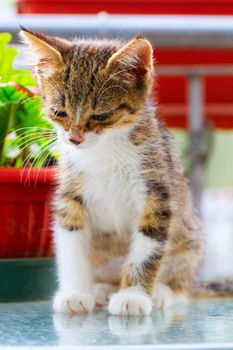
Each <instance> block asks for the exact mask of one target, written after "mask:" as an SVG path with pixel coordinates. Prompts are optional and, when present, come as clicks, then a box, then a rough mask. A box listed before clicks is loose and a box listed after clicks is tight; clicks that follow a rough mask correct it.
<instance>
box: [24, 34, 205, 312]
mask: <svg viewBox="0 0 233 350" xmlns="http://www.w3.org/2000/svg"><path fill="white" fill-rule="evenodd" d="M21 34H22V36H23V37H24V39H25V40H26V41H27V42H28V44H29V45H30V47H31V50H32V55H33V57H34V59H35V66H36V72H37V77H38V81H39V84H40V87H41V95H42V98H43V100H44V105H45V108H46V110H47V114H48V116H49V117H50V119H51V121H52V122H53V123H54V125H55V126H56V129H57V134H58V140H59V143H60V145H61V147H60V151H61V154H62V157H61V161H60V167H59V186H58V189H57V192H56V197H55V208H54V238H55V246H56V256H57V267H58V277H59V291H58V292H57V294H56V296H55V298H54V304H53V305H54V310H55V311H58V312H65V313H89V312H91V311H92V309H93V308H94V306H95V304H96V305H97V306H102V305H103V304H104V303H105V302H106V300H107V299H108V298H109V295H111V294H112V293H113V294H112V295H111V297H110V301H109V305H108V309H109V312H110V313H111V314H113V315H148V314H150V312H151V310H152V306H153V304H154V305H155V307H157V308H160V309H163V308H166V307H168V306H170V305H173V304H175V303H179V302H182V301H184V300H185V299H186V298H187V297H188V293H189V290H190V288H191V286H192V281H193V279H194V277H195V275H196V272H197V270H198V267H199V264H200V262H201V260H202V251H203V243H202V233H201V228H200V223H199V221H198V219H197V217H196V215H195V213H194V209H193V205H192V200H191V197H190V192H189V189H188V185H187V180H186V178H185V176H184V173H183V169H182V166H181V164H180V160H179V156H178V155H177V151H176V149H175V147H174V145H173V143H172V141H171V138H170V135H169V133H168V131H167V130H166V129H165V128H164V127H163V126H162V125H161V124H160V122H159V119H158V118H157V117H156V110H155V107H154V105H153V102H152V100H151V90H152V83H153V78H154V72H153V51H152V47H151V44H150V43H149V42H148V40H146V39H144V38H143V37H136V38H134V39H133V40H131V41H130V42H128V43H123V42H121V41H113V40H81V39H80V40H78V39H77V40H74V41H66V40H64V39H61V38H57V37H51V36H49V35H47V34H43V33H39V32H32V31H29V30H27V29H25V28H23V29H22V31H21ZM94 283H97V284H94ZM118 286H119V287H118Z"/></svg>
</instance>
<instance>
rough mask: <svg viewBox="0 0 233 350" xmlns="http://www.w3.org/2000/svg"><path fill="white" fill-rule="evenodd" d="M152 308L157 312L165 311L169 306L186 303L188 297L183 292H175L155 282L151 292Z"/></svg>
mask: <svg viewBox="0 0 233 350" xmlns="http://www.w3.org/2000/svg"><path fill="white" fill-rule="evenodd" d="M152 300H153V304H154V307H155V308H156V309H159V310H165V309H167V308H168V307H170V306H173V305H176V304H181V303H187V302H188V297H187V295H186V293H185V292H179V293H178V292H175V291H174V290H172V289H171V288H170V287H169V286H168V285H166V284H163V283H160V282H157V283H156V284H155V285H154V288H153V292H152Z"/></svg>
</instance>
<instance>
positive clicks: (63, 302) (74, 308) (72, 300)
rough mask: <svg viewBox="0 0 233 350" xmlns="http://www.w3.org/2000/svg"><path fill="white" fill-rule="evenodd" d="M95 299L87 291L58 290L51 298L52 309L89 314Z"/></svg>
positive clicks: (72, 313) (67, 312)
mask: <svg viewBox="0 0 233 350" xmlns="http://www.w3.org/2000/svg"><path fill="white" fill-rule="evenodd" d="M94 303H95V299H94V297H93V295H91V294H88V293H77V292H75V291H70V292H66V293H62V292H58V293H57V294H56V295H55V298H54V300H53V309H54V311H56V312H61V313H65V314H71V315H74V314H89V313H90V312H91V311H92V310H93V308H94Z"/></svg>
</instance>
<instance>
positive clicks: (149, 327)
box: [0, 299, 233, 349]
mask: <svg viewBox="0 0 233 350" xmlns="http://www.w3.org/2000/svg"><path fill="white" fill-rule="evenodd" d="M182 344H183V345H182ZM127 345H129V346H130V348H132V349H133V348H135V349H136V348H137V349H138V348H139V347H138V346H140V349H141V348H142V349H143V348H145V349H146V348H150V349H152V348H154V349H158V348H161V347H162V348H163V349H171V348H177V349H181V348H183V349H191V348H192V349H196V348H197V349H201V348H203V349H204V348H208V349H211V348H218V349H227V348H231V349H233V299H229V300H207V301H195V302H192V303H190V304H187V305H176V306H175V307H172V308H170V309H167V310H166V311H165V312H161V311H154V312H153V313H152V315H151V316H146V317H141V316H140V317H119V316H110V315H109V314H108V312H107V310H96V311H94V312H93V313H92V314H91V315H89V316H67V315H62V314H54V313H53V311H52V307H51V303H50V302H34V303H32V302H30V303H8V304H7V303H5V304H0V347H5V346H43V347H47V346H59V347H60V346H61V347H66V348H67V347H68V346H76V347H79V348H80V347H84V346H85V348H89V347H90V346H91V347H94V348H98V347H101V349H102V348H103V347H105V346H106V347H108V348H109V346H114V348H118V347H121V348H124V349H125V348H126V346H127ZM122 346H124V347H122Z"/></svg>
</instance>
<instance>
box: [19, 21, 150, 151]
mask: <svg viewBox="0 0 233 350" xmlns="http://www.w3.org/2000/svg"><path fill="white" fill-rule="evenodd" d="M21 36H22V37H23V38H24V40H25V41H26V42H27V43H28V44H29V47H30V48H31V51H32V57H33V58H34V65H35V68H36V74H37V78H38V82H39V86H40V88H41V95H42V98H43V100H44V105H45V108H46V110H47V114H48V116H49V117H50V118H51V120H52V121H53V122H54V123H55V124H56V126H57V127H58V130H60V133H61V134H62V135H63V140H65V141H67V142H72V143H74V144H77V145H78V144H79V143H83V142H84V141H85V140H86V141H88V139H90V138H93V137H95V138H96V137H97V135H101V134H103V133H106V132H110V131H113V130H116V129H119V128H129V127H130V126H132V125H133V124H134V123H135V122H136V120H137V118H138V115H139V113H138V112H139V110H140V109H141V108H142V107H143V104H144V103H145V101H146V99H147V97H148V95H149V94H150V92H151V86H152V80H153V58H152V53H153V52H152V47H151V45H150V43H149V42H148V41H147V40H146V39H144V38H142V37H136V38H135V39H133V40H131V41H130V42H128V43H126V44H125V43H121V42H119V41H113V40H112V41H111V40H75V41H67V40H64V39H61V38H57V37H52V36H49V35H47V34H44V33H39V32H34V31H33V32H32V31H29V30H27V29H25V28H23V29H22V30H21ZM85 143H86V142H85Z"/></svg>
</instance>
